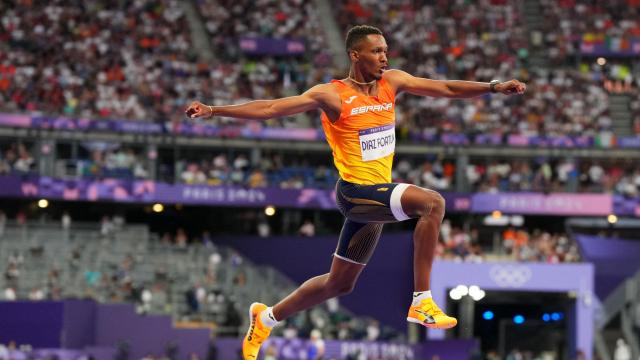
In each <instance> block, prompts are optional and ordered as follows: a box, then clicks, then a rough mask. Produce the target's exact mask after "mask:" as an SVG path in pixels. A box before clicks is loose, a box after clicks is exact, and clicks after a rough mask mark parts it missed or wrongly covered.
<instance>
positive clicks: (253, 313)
mask: <svg viewBox="0 0 640 360" xmlns="http://www.w3.org/2000/svg"><path fill="white" fill-rule="evenodd" d="M266 308H267V305H265V304H262V303H253V304H251V307H250V308H249V318H250V319H251V325H250V326H249V330H248V331H247V336H245V337H244V340H243V341H242V356H243V357H244V360H256V359H258V353H259V352H260V345H262V342H263V341H265V340H266V339H267V338H268V337H269V334H270V333H271V328H269V327H267V326H265V325H264V324H262V321H260V313H261V312H262V310H265V309H266Z"/></svg>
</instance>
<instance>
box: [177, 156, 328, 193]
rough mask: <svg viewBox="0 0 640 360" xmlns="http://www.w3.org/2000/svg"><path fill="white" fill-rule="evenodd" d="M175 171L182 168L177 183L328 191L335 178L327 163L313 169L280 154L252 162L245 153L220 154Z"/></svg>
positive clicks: (302, 162) (187, 163)
mask: <svg viewBox="0 0 640 360" xmlns="http://www.w3.org/2000/svg"><path fill="white" fill-rule="evenodd" d="M327 160H328V159H327ZM178 169H182V170H180V180H179V181H180V182H182V183H185V184H208V185H246V186H248V187H251V188H259V187H279V188H283V189H301V188H303V187H319V188H330V187H332V186H334V185H335V182H336V181H337V179H338V178H337V176H338V175H337V172H336V171H335V170H334V169H333V166H332V165H331V164H330V163H326V164H321V165H318V166H313V165H311V164H309V163H308V162H306V161H305V160H304V159H301V158H294V159H288V160H286V161H285V160H283V158H282V157H281V156H279V155H270V156H263V157H262V158H261V160H259V161H258V162H255V163H253V162H251V161H250V160H249V158H248V157H247V155H245V154H238V155H236V156H235V157H234V158H233V160H231V159H230V158H229V157H228V156H227V155H226V154H224V153H222V154H217V155H215V156H214V157H213V159H211V160H207V159H205V160H201V161H198V162H195V161H191V162H189V161H185V162H180V163H179V164H178Z"/></svg>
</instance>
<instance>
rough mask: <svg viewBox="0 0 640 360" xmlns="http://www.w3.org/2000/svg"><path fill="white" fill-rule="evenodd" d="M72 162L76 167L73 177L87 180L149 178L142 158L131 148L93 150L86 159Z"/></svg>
mask: <svg viewBox="0 0 640 360" xmlns="http://www.w3.org/2000/svg"><path fill="white" fill-rule="evenodd" d="M72 162H73V163H75V165H76V169H75V170H76V174H75V175H78V176H80V177H82V178H87V179H96V178H98V179H103V178H120V179H134V178H135V179H146V178H148V177H149V173H148V171H147V170H146V169H145V166H144V161H143V159H142V156H141V155H140V154H139V153H136V152H135V151H134V150H133V149H131V148H118V149H110V150H101V149H94V150H92V151H91V153H90V156H89V158H88V159H82V160H75V161H72Z"/></svg>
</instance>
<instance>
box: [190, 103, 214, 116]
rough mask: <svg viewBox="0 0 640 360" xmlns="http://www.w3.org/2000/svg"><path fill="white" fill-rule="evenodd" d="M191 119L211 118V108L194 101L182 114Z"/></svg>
mask: <svg viewBox="0 0 640 360" xmlns="http://www.w3.org/2000/svg"><path fill="white" fill-rule="evenodd" d="M184 113H185V114H187V116H188V117H189V118H191V119H195V118H199V117H203V116H207V117H210V116H213V106H209V105H205V104H203V103H201V102H199V101H194V102H192V103H191V104H189V106H188V107H187V110H185V112H184Z"/></svg>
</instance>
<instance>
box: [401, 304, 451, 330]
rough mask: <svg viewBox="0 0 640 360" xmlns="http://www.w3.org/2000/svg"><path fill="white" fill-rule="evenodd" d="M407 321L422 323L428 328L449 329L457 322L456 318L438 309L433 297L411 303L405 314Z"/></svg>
mask: <svg viewBox="0 0 640 360" xmlns="http://www.w3.org/2000/svg"><path fill="white" fill-rule="evenodd" d="M407 321H408V322H412V323H416V324H420V325H424V326H426V327H428V328H429V329H450V328H452V327H454V326H456V324H458V320H457V319H456V318H454V317H451V316H448V315H447V314H445V313H444V312H443V311H442V310H440V308H439V307H438V305H436V303H435V301H433V298H428V299H424V300H422V301H421V302H420V305H417V306H413V305H412V306H411V307H410V308H409V314H407Z"/></svg>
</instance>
